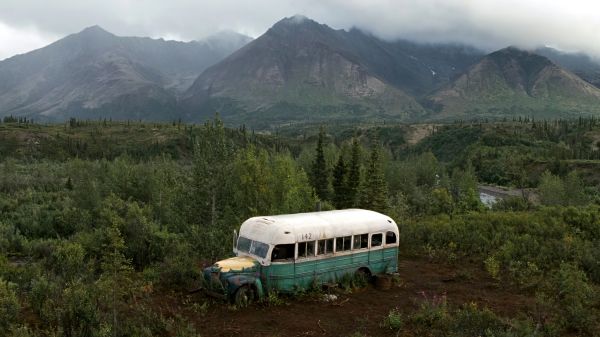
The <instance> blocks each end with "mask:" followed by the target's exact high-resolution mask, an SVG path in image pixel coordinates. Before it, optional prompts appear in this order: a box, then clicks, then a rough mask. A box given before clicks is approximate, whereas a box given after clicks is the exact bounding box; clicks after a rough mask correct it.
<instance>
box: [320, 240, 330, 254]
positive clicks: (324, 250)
mask: <svg viewBox="0 0 600 337" xmlns="http://www.w3.org/2000/svg"><path fill="white" fill-rule="evenodd" d="M331 253H333V239H326V240H319V241H318V246H317V255H323V254H331Z"/></svg>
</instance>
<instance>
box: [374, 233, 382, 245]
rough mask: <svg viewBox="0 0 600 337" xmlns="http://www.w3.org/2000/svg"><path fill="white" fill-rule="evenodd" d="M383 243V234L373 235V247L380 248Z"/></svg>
mask: <svg viewBox="0 0 600 337" xmlns="http://www.w3.org/2000/svg"><path fill="white" fill-rule="evenodd" d="M382 243H383V234H381V233H379V234H373V235H371V247H379V246H381V244H382Z"/></svg>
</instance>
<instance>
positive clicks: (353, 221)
mask: <svg viewBox="0 0 600 337" xmlns="http://www.w3.org/2000/svg"><path fill="white" fill-rule="evenodd" d="M386 231H392V232H394V233H396V235H398V234H399V233H398V226H397V225H396V223H395V222H394V220H392V219H391V218H390V217H389V216H387V215H384V214H381V213H377V212H374V211H368V210H364V209H345V210H336V211H324V212H312V213H297V214H284V215H273V216H257V217H253V218H250V219H248V220H246V221H244V223H242V226H241V228H240V236H243V237H246V238H248V239H251V240H256V241H260V242H264V243H268V244H291V243H296V242H302V241H313V240H319V239H325V238H334V237H340V236H348V235H354V234H365V233H374V232H386Z"/></svg>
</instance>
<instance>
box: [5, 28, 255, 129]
mask: <svg viewBox="0 0 600 337" xmlns="http://www.w3.org/2000/svg"><path fill="white" fill-rule="evenodd" d="M248 41H249V38H247V37H243V36H235V35H234V34H233V33H227V34H225V35H220V36H219V35H217V36H213V37H209V38H207V39H205V40H202V41H193V42H187V43H185V42H176V41H165V40H162V39H158V40H157V39H150V38H139V37H119V36H115V35H113V34H111V33H109V32H107V31H105V30H103V29H102V28H100V27H98V26H93V27H89V28H86V29H84V30H83V31H81V32H80V33H77V34H73V35H70V36H67V37H65V38H63V39H61V40H59V41H57V42H55V43H53V44H51V45H49V46H46V47H44V48H41V49H38V50H35V51H32V52H29V53H27V54H23V55H17V56H14V57H12V58H9V59H6V60H4V61H1V62H0V116H6V115H14V116H28V117H31V118H34V119H36V120H49V121H54V120H56V121H58V120H64V119H67V118H69V117H78V118H101V117H102V118H109V117H110V118H117V119H129V118H133V119H157V120H172V119H174V118H176V117H177V116H178V106H177V98H176V95H177V94H178V93H179V92H182V91H183V90H185V89H187V87H189V86H190V85H191V83H192V82H193V80H194V79H195V78H196V77H197V76H198V75H199V74H200V73H201V72H202V71H203V70H204V69H206V68H207V67H209V66H210V65H212V64H214V63H216V62H218V61H219V60H221V59H223V58H224V57H225V56H227V55H228V54H230V53H231V52H232V51H234V50H235V49H237V48H239V47H241V46H242V45H243V44H245V43H247V42H248Z"/></svg>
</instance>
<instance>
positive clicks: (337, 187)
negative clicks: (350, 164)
mask: <svg viewBox="0 0 600 337" xmlns="http://www.w3.org/2000/svg"><path fill="white" fill-rule="evenodd" d="M332 184H333V193H334V194H333V205H334V206H335V207H336V208H338V209H343V208H348V207H352V202H351V200H349V199H348V168H347V167H346V162H345V161H344V156H343V155H342V154H341V153H340V156H339V158H338V162H337V164H336V165H335V168H334V169H333V183H332Z"/></svg>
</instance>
